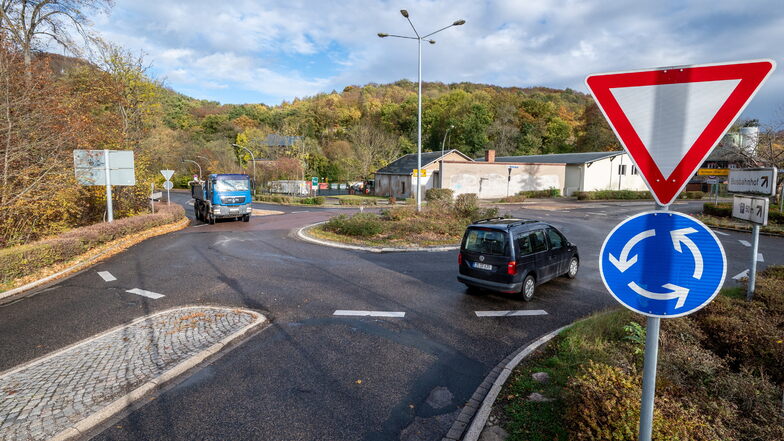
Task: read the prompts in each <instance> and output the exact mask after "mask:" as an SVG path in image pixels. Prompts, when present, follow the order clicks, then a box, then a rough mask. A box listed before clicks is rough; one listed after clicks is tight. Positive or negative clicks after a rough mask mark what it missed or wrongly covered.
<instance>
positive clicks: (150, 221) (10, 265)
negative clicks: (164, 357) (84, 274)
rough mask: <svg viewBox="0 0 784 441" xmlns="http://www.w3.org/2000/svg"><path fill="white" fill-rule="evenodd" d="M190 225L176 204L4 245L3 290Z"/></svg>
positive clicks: (0, 287) (1, 264)
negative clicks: (15, 245)
mask: <svg viewBox="0 0 784 441" xmlns="http://www.w3.org/2000/svg"><path fill="white" fill-rule="evenodd" d="M187 225H188V219H187V218H186V217H185V216H184V210H183V209H182V207H181V206H179V205H175V206H171V207H165V208H163V209H161V211H159V212H158V213H155V214H147V215H140V216H133V217H129V218H123V219H118V220H116V221H115V222H113V223H112V224H107V223H102V224H97V225H90V226H87V227H81V228H76V229H74V230H71V231H67V232H65V233H62V234H60V235H58V236H55V237H52V238H48V239H44V240H41V241H38V242H34V243H31V244H27V245H22V246H17V247H10V248H5V249H2V250H0V269H2V280H0V292H3V291H7V290H11V289H15V288H17V287H20V286H24V285H26V284H28V283H32V282H34V281H36V280H40V279H43V278H45V277H49V276H52V275H54V274H57V273H60V272H62V271H64V270H67V269H68V268H70V267H73V266H74V265H78V264H80V263H86V262H90V263H95V262H97V261H99V259H98V257H100V260H103V259H105V258H107V257H110V256H113V255H115V254H117V253H119V252H121V251H123V250H125V249H127V248H129V247H131V246H133V245H135V244H137V243H139V242H142V241H143V240H146V239H148V238H150V237H154V236H158V235H161V234H166V233H169V232H172V231H176V230H179V229H182V228H185V227H186V226H187ZM74 270H76V269H74ZM65 275H66V274H62V276H65Z"/></svg>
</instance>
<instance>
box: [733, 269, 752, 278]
mask: <svg viewBox="0 0 784 441" xmlns="http://www.w3.org/2000/svg"><path fill="white" fill-rule="evenodd" d="M748 277H749V270H747V269H746V270H743V271H742V272H740V273H738V274H736V275H735V277H733V278H732V280H741V279H746V278H748Z"/></svg>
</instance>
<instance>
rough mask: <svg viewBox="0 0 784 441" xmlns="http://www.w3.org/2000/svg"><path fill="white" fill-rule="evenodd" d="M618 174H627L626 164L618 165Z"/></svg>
mask: <svg viewBox="0 0 784 441" xmlns="http://www.w3.org/2000/svg"><path fill="white" fill-rule="evenodd" d="M618 174H619V175H624V176H625V175H626V164H620V165H618Z"/></svg>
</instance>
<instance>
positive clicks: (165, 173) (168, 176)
mask: <svg viewBox="0 0 784 441" xmlns="http://www.w3.org/2000/svg"><path fill="white" fill-rule="evenodd" d="M161 174H162V175H163V178H164V179H166V182H164V183H163V188H164V189H166V205H169V203H170V202H169V201H170V200H171V199H170V198H169V190H171V189H172V188H174V184H172V181H171V177H172V176H173V175H174V170H161Z"/></svg>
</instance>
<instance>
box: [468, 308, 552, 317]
mask: <svg viewBox="0 0 784 441" xmlns="http://www.w3.org/2000/svg"><path fill="white" fill-rule="evenodd" d="M474 313H475V314H476V316H477V317H517V316H522V315H547V311H545V310H543V309H522V310H517V311H474Z"/></svg>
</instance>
